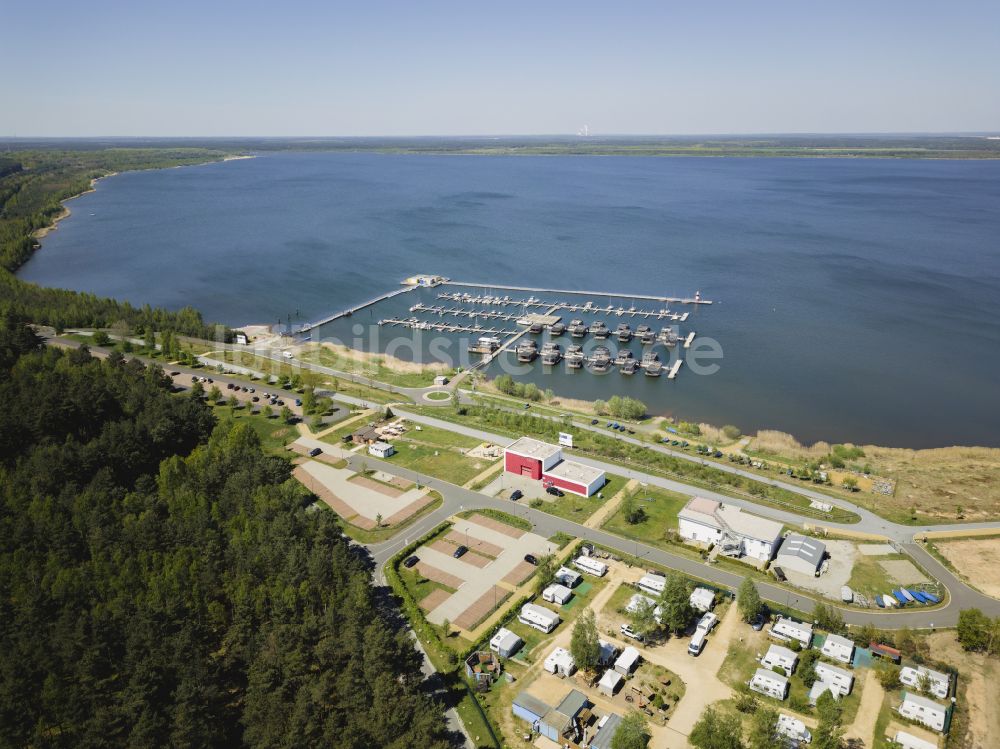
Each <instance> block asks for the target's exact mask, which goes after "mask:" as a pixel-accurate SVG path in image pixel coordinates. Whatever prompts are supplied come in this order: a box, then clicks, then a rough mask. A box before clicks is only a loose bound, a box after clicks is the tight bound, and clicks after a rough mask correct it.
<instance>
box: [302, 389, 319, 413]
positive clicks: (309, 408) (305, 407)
mask: <svg viewBox="0 0 1000 749" xmlns="http://www.w3.org/2000/svg"><path fill="white" fill-rule="evenodd" d="M315 409H316V389H315V388H314V387H313V386H312V385H306V386H305V388H303V390H302V413H304V414H311V413H313V412H314V411H315Z"/></svg>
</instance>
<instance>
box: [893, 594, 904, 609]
mask: <svg viewBox="0 0 1000 749" xmlns="http://www.w3.org/2000/svg"><path fill="white" fill-rule="evenodd" d="M892 595H893V596H895V598H896V600H897V601H899V605H900V606H905V605H906V599H905V598H904V597H903V594H902V593H900V592H899V591H898V590H894V591H892Z"/></svg>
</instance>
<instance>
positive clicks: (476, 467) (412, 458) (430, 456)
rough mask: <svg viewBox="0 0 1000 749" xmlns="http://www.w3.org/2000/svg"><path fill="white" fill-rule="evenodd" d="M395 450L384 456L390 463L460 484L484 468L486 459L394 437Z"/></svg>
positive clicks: (486, 466)
mask: <svg viewBox="0 0 1000 749" xmlns="http://www.w3.org/2000/svg"><path fill="white" fill-rule="evenodd" d="M393 444H394V445H395V447H396V452H395V453H394V454H393V455H392V456H391V457H389V458H388V461H389V462H390V463H395V464H396V465H399V466H403V467H404V468H409V469H411V470H413V471H419V472H421V473H426V474H427V475H429V476H434V477H435V478H439V479H442V480H444V481H449V482H451V483H452V484H458V485H459V486H461V485H462V484H464V483H465V482H466V481H468V480H470V479H472V478H475V477H476V476H478V475H479V474H480V473H482V472H483V471H485V470H486V469H487V468H488V467H489V465H490V462H489V461H486V460H482V459H475V458H467V457H465V456H464V455H462V454H461V453H460V452H458V450H456V449H449V448H446V447H428V446H427V445H418V444H416V443H414V442H411V441H409V440H405V439H400V440H395V441H394V442H393Z"/></svg>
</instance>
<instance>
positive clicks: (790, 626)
mask: <svg viewBox="0 0 1000 749" xmlns="http://www.w3.org/2000/svg"><path fill="white" fill-rule="evenodd" d="M812 632H813V628H812V625H811V624H805V623H803V622H797V621H795V620H794V619H787V618H785V617H783V616H779V617H778V621H777V622H775V623H774V625H773V626H772V627H771V629H770V631H769V633H770V635H771V636H772V637H774V638H776V639H778V640H782V641H783V642H788V641H790V640H798V641H799V643H800V644H801V645H802V647H804V648H808V647H809V646H810V645H812Z"/></svg>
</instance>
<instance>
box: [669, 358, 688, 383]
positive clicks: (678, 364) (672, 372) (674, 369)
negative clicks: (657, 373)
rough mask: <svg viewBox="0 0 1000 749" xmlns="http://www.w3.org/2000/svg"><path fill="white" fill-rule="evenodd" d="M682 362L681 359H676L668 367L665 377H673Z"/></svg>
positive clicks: (670, 378)
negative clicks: (672, 364)
mask: <svg viewBox="0 0 1000 749" xmlns="http://www.w3.org/2000/svg"><path fill="white" fill-rule="evenodd" d="M683 363H684V360H683V359H678V360H677V361H675V362H674V366H672V367H671V368H670V371H669V372H668V373H667V379H668V380H672V379H674V378H675V377H677V373H678V372H679V371H680V369H681V364H683Z"/></svg>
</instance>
